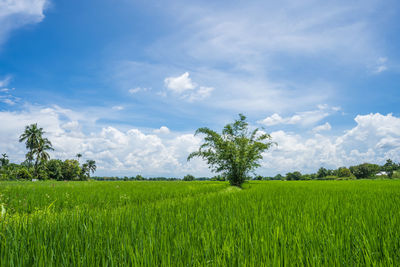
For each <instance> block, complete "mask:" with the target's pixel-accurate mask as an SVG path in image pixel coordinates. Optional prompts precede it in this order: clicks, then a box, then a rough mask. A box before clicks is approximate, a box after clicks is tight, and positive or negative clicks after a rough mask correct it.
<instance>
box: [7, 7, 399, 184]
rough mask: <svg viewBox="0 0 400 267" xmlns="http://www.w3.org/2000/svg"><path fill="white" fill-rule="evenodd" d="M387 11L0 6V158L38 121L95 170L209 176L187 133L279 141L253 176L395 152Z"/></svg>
mask: <svg viewBox="0 0 400 267" xmlns="http://www.w3.org/2000/svg"><path fill="white" fill-rule="evenodd" d="M399 12H400V4H399V3H398V1H394V0H393V1H392V0H384V1H382V0H376V1H375V0H363V1H321V0H319V1H316V0H302V1H299V0H283V1H279V3H278V2H277V1H265V0H263V1H252V0H247V1H180V0H173V1H155V0H136V1H135V0H120V1H110V0H96V1H75V0H70V1H55V0H0V152H1V153H5V152H6V153H7V154H8V155H9V156H10V159H11V160H12V161H13V162H20V161H22V160H23V158H24V154H25V148H24V145H23V144H19V143H18V136H19V135H20V134H21V133H22V131H23V129H24V126H26V125H28V124H31V123H35V122H37V123H38V124H39V126H41V127H43V128H44V130H45V131H46V136H47V137H48V138H49V139H50V140H51V141H52V143H53V145H54V148H55V151H54V152H53V153H52V156H53V157H58V158H61V159H67V158H72V157H74V156H75V155H76V154H77V153H82V154H83V158H84V159H94V160H96V162H97V165H98V171H97V172H96V174H97V175H120V176H123V175H128V176H132V175H136V174H142V175H145V176H159V175H164V176H178V177H180V176H182V175H185V174H187V173H191V174H194V175H196V176H203V175H210V173H209V171H208V169H207V166H206V165H205V164H204V162H202V161H201V160H194V161H192V162H189V163H187V162H186V157H187V155H188V154H189V153H190V152H192V151H194V150H196V148H197V147H198V146H199V144H200V143H201V137H200V136H197V137H195V136H193V133H194V131H195V130H196V129H197V128H199V127H203V126H207V127H210V128H212V129H215V130H220V129H221V128H222V127H223V126H224V125H225V124H226V123H229V122H232V121H233V120H234V119H235V118H237V115H238V113H243V114H245V115H246V116H247V117H248V120H249V122H250V124H251V126H252V127H264V129H265V131H267V132H269V133H271V135H272V137H273V140H274V141H276V142H277V143H278V146H276V147H274V148H273V149H271V150H270V151H268V152H267V153H265V155H264V160H263V162H262V167H261V168H260V169H258V171H257V173H258V174H261V175H275V174H277V173H282V174H285V173H286V172H289V171H295V170H298V171H301V172H315V171H316V170H317V169H318V168H319V167H320V166H324V167H327V168H336V167H340V166H349V165H354V164H358V163H363V162H374V163H383V162H384V161H385V159H387V158H391V159H393V160H395V161H400V153H399V152H400V107H399V103H400V90H399V89H400V75H399V74H400V50H399V49H398V47H399V46H400V19H399V18H400V14H399Z"/></svg>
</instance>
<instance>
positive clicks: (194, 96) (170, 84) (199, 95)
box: [164, 72, 214, 102]
mask: <svg viewBox="0 0 400 267" xmlns="http://www.w3.org/2000/svg"><path fill="white" fill-rule="evenodd" d="M164 84H165V87H166V88H167V89H168V90H170V91H172V92H173V93H175V94H178V95H180V96H181V97H182V98H183V99H186V100H188V101H189V102H193V101H196V100H203V99H205V98H207V97H209V96H210V95H211V92H212V91H213V90H214V88H213V87H205V86H198V85H197V84H196V83H194V82H193V81H192V79H191V78H190V77H189V72H185V73H184V74H182V75H181V76H178V77H168V78H165V80H164Z"/></svg>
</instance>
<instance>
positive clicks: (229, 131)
mask: <svg viewBox="0 0 400 267" xmlns="http://www.w3.org/2000/svg"><path fill="white" fill-rule="evenodd" d="M197 134H204V135H205V137H204V143H203V144H202V145H201V146H200V148H199V150H198V151H196V152H193V153H191V154H190V155H189V156H188V160H190V159H192V158H194V157H200V158H202V159H204V160H206V161H207V164H208V165H209V167H210V169H211V170H212V171H214V172H217V173H222V174H223V175H224V176H226V177H227V179H228V180H229V182H230V184H231V185H234V186H239V187H240V186H241V185H242V184H243V182H244V181H245V179H246V178H247V177H248V176H249V173H250V172H251V171H253V170H254V169H256V168H257V167H259V166H260V164H259V163H258V162H259V160H261V159H262V155H261V153H262V152H264V151H265V150H267V149H268V148H270V146H271V145H272V143H271V142H268V140H270V139H271V136H270V135H269V134H266V133H260V131H259V130H258V129H255V130H253V131H251V132H250V131H249V129H248V123H247V122H246V117H245V116H244V115H242V114H239V119H238V120H236V121H235V122H234V123H230V124H227V125H226V126H225V127H224V129H223V130H222V133H221V134H219V133H217V132H215V131H213V130H211V129H209V128H206V127H204V128H199V129H197V131H196V135H197Z"/></svg>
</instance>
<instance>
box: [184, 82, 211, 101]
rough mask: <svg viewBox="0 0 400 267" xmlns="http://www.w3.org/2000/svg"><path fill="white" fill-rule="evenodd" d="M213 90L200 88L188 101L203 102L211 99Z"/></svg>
mask: <svg viewBox="0 0 400 267" xmlns="http://www.w3.org/2000/svg"><path fill="white" fill-rule="evenodd" d="M213 90H214V88H213V87H204V86H200V88H199V89H198V90H196V91H195V92H193V93H191V94H190V95H189V96H188V101H189V102H193V101H196V100H203V99H205V98H207V97H209V96H210V95H211V92H212V91H213Z"/></svg>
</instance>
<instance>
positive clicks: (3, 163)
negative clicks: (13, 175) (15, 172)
mask: <svg viewBox="0 0 400 267" xmlns="http://www.w3.org/2000/svg"><path fill="white" fill-rule="evenodd" d="M1 156H2V158H1V159H0V167H3V166H7V165H8V163H9V162H10V161H9V160H8V156H7V153H4V154H1Z"/></svg>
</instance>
